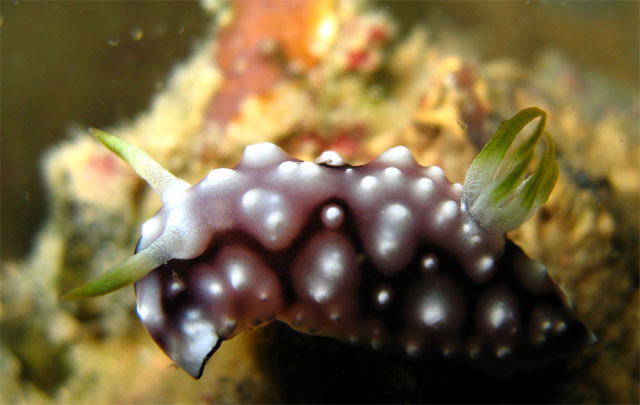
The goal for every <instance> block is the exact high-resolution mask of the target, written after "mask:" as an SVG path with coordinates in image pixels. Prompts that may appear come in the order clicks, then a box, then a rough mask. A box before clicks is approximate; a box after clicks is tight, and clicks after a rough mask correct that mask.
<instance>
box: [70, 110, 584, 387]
mask: <svg viewBox="0 0 640 405" xmlns="http://www.w3.org/2000/svg"><path fill="white" fill-rule="evenodd" d="M527 114H528V115H527ZM534 118H540V119H541V124H539V125H538V131H537V132H536V134H534V137H535V136H538V137H540V136H542V133H543V129H544V121H545V120H546V114H544V113H543V112H541V110H539V109H528V110H523V112H520V113H519V114H517V115H516V116H515V117H514V118H512V120H510V121H507V122H506V123H505V124H503V127H501V128H502V135H500V129H499V130H498V133H497V134H496V137H498V136H505V133H506V134H507V135H508V136H511V135H513V137H515V134H517V133H518V132H520V130H521V129H522V127H523V126H524V125H526V124H527V123H528V122H530V121H531V120H533V119H534ZM96 132H97V131H96ZM98 136H99V138H100V139H101V140H102V141H103V142H104V143H105V144H107V146H109V147H111V148H112V149H115V150H116V151H117V153H119V154H120V155H121V156H122V155H123V154H124V155H126V153H124V152H122V151H121V150H118V147H113V145H111V146H110V145H109V143H110V142H111V143H113V142H116V139H117V138H115V137H111V136H110V135H107V134H104V133H98ZM108 137H111V138H108ZM513 137H511V141H512V140H513ZM112 138H115V139H112ZM536 142H537V139H536V140H535V142H532V145H531V148H533V146H535V143H536ZM524 143H525V144H526V143H527V142H524ZM548 143H549V144H548V145H547V149H548V150H551V152H553V146H552V141H551V140H550V138H548ZM510 144H511V142H508V143H507V145H506V146H507V147H508V146H509V145H510ZM501 147H502V146H501ZM491 148H492V146H491V144H490V145H488V146H487V148H485V149H486V150H488V152H485V151H483V152H482V153H481V155H479V157H478V158H477V159H476V162H479V163H477V164H476V162H474V165H475V166H472V168H471V169H470V171H469V174H468V176H467V179H466V180H465V185H464V186H462V185H460V184H452V183H450V182H449V181H448V180H447V179H446V177H445V175H444V172H443V171H442V169H440V168H438V167H422V166H420V165H419V164H418V163H417V162H416V160H415V159H414V158H413V156H412V155H411V153H410V152H409V150H408V149H406V148H404V147H395V148H392V149H390V150H388V151H387V152H384V153H383V154H382V155H380V156H379V157H378V158H377V159H376V160H374V161H372V162H370V163H368V164H366V165H363V166H350V165H348V164H345V163H344V161H343V160H342V158H340V157H339V156H338V155H337V154H335V153H333V152H326V153H324V154H323V155H321V156H320V157H319V158H318V159H317V160H316V162H315V163H312V162H303V161H300V160H297V159H295V158H293V157H291V156H289V155H287V154H286V153H285V152H284V151H282V150H281V149H280V148H279V147H277V146H276V145H273V144H269V143H262V144H256V145H252V146H249V147H247V149H246V151H245V153H244V155H243V157H242V160H241V161H240V162H239V164H238V165H237V166H236V167H235V168H233V169H215V170H212V171H211V172H210V173H209V174H208V175H207V176H206V177H205V178H204V179H202V180H201V181H200V182H198V183H197V184H195V185H193V186H191V187H188V186H185V185H184V184H183V182H182V181H181V180H179V179H176V178H175V177H172V175H170V174H168V173H164V172H163V173H162V174H161V176H160V177H161V178H162V176H165V177H164V180H162V179H161V181H158V180H157V179H156V180H150V183H151V184H152V186H154V188H156V190H158V191H160V192H161V193H162V196H163V200H164V202H165V204H164V205H163V206H162V208H161V209H160V210H159V211H158V213H157V214H156V215H155V216H154V217H153V218H151V219H149V220H148V221H147V222H145V224H144V225H143V226H142V235H141V238H140V241H139V243H138V246H137V249H136V252H138V253H137V254H136V255H135V256H133V257H132V258H130V259H128V260H127V261H125V262H123V263H122V264H121V265H119V266H116V267H115V268H114V269H115V270H114V269H112V270H110V272H111V274H112V276H111V278H112V279H117V280H115V281H113V280H112V281H110V282H109V283H107V284H108V286H107V287H106V288H101V287H96V285H97V284H96V282H95V281H94V282H93V284H91V283H92V282H90V283H89V284H88V285H92V287H91V288H93V289H91V288H90V289H89V290H90V291H89V290H87V288H86V287H80V288H79V289H76V290H74V291H72V292H71V293H70V296H72V297H80V296H85V295H95V294H101V293H104V292H108V291H109V290H112V289H114V288H118V287H120V286H121V285H124V284H126V283H129V282H133V281H135V282H136V296H137V311H138V314H139V316H140V319H141V320H142V322H143V323H144V325H145V327H146V328H147V330H148V331H149V333H150V334H151V336H152V337H153V339H154V340H155V341H156V342H157V343H158V345H159V346H160V347H161V348H162V349H163V350H164V351H165V352H166V353H167V354H168V355H169V357H171V358H172V359H173V361H175V362H176V364H178V365H179V366H180V367H181V368H183V369H184V370H185V371H187V372H188V373H189V374H191V375H192V376H193V377H196V378H198V377H200V376H201V375H202V372H203V368H204V365H205V363H206V361H207V359H208V358H209V357H210V356H211V355H212V354H213V353H214V352H215V350H217V348H218V347H219V346H220V344H221V342H222V341H224V340H227V339H230V338H232V337H234V336H235V335H236V334H238V333H240V332H242V331H245V330H248V329H251V328H254V327H257V326H260V325H263V324H265V323H267V322H269V321H271V320H273V319H278V320H281V321H284V322H286V323H288V324H289V325H291V327H293V328H294V329H296V330H299V331H302V332H305V333H317V334H322V335H327V336H333V337H336V338H339V339H342V340H350V341H358V342H362V343H365V344H368V345H370V346H371V347H373V348H374V349H382V348H388V349H389V350H399V351H403V352H404V353H405V355H407V356H409V357H416V358H423V357H424V358H427V356H429V355H434V354H435V355H442V356H444V357H447V358H453V359H459V360H462V361H468V362H470V363H471V364H473V365H474V366H476V367H477V368H479V369H481V370H483V371H486V372H489V373H492V374H496V375H508V374H510V373H513V372H514V371H517V370H519V369H528V368H531V367H533V366H535V365H537V364H539V363H542V362H546V361H549V360H552V359H554V358H556V357H559V356H562V355H566V354H567V353H568V352H572V351H576V350H578V349H579V348H581V347H583V346H585V345H586V344H588V343H589V342H590V341H591V340H592V339H593V335H592V334H591V333H590V332H589V330H588V329H587V328H586V327H585V326H584V325H583V324H582V323H581V322H580V321H579V320H577V319H576V317H575V315H574V314H573V312H572V309H571V308H570V305H569V304H568V299H567V298H566V297H565V296H564V294H563V293H562V291H561V290H560V288H559V287H558V286H556V285H555V283H554V282H553V281H552V280H551V278H550V277H549V276H548V275H547V272H546V268H545V267H544V265H542V264H541V263H538V262H536V261H533V260H532V259H530V258H528V257H527V256H526V255H525V254H524V253H523V252H522V250H521V249H520V248H519V247H518V246H516V245H515V244H514V243H512V242H510V241H509V240H508V239H506V238H505V231H506V230H509V229H513V228H514V227H517V226H518V225H519V224H520V223H521V222H523V221H524V220H526V218H528V216H530V215H531V214H532V210H535V209H536V208H537V206H538V205H540V204H541V203H542V202H544V200H546V198H547V196H548V193H549V192H550V188H551V187H553V183H554V182H555V176H556V175H557V166H554V164H555V161H554V160H551V161H552V163H549V162H550V161H549V160H547V161H545V160H544V159H546V158H548V156H545V158H543V161H542V163H541V166H543V167H542V169H540V170H538V171H536V172H534V173H533V174H531V175H530V176H529V177H527V178H526V179H524V176H525V173H524V171H523V174H522V175H516V176H515V178H516V180H515V181H514V180H513V178H510V177H509V174H513V173H514V172H515V171H517V170H519V167H521V166H522V165H524V163H523V164H522V165H520V164H519V163H522V162H525V161H526V163H527V164H526V165H524V166H528V162H529V160H530V158H531V156H529V155H532V153H531V154H529V155H527V154H528V153H529V151H530V150H532V149H527V150H524V149H523V147H521V148H519V149H518V150H517V151H516V153H515V154H513V155H507V157H506V159H507V160H508V159H512V160H511V163H513V164H510V165H509V166H508V167H509V168H510V169H513V171H512V172H508V173H506V174H504V173H502V172H500V174H499V175H495V173H496V172H498V167H497V166H496V165H497V164H500V162H502V161H503V160H505V155H504V153H502V152H495V149H496V147H495V144H494V146H493V148H494V149H491ZM551 152H548V153H547V155H549V153H551ZM141 153H143V152H141ZM491 153H493V154H495V153H497V154H498V155H501V156H499V158H498V159H497V162H498V163H491V162H492V159H491V156H490V155H491ZM524 155H527V156H529V158H528V159H529V160H527V158H526V156H525V157H523V156H524ZM145 156H146V155H145ZM123 157H124V156H123ZM552 158H553V157H552V156H551V159H552ZM125 159H126V157H125ZM483 159H484V160H483ZM493 160H495V159H493ZM487 162H488V163H487ZM514 162H515V163H514ZM491 164H493V165H494V166H496V167H493V169H495V170H493V171H492V170H490V169H491V167H490V166H491ZM134 168H136V167H135V166H134ZM487 168H489V169H487ZM136 170H137V171H138V172H139V173H140V172H141V171H144V170H143V169H140V168H136ZM487 173H489V174H487ZM516 174H518V173H516ZM536 176H537V177H536ZM147 177H148V176H147ZM507 178H508V180H509V181H506V180H505V179H507ZM523 179H524V181H523V184H524V185H520V184H519V183H520V180H523ZM154 182H155V185H154ZM483 182H484V184H483ZM536 182H537V183H536ZM527 183H528V184H527ZM531 189H533V192H530V191H531ZM526 192H530V193H529V196H528V197H527V198H525V199H522V197H520V196H521V194H522V193H526ZM487 193H489V194H488V195H487ZM531 195H534V197H531ZM500 198H502V200H501V199H500ZM505 201H507V203H505ZM511 201H515V203H516V204H519V205H520V206H524V207H525V208H522V207H515V208H514V207H513V206H510V205H509V202H511ZM481 208H482V209H481ZM480 209H481V212H482V214H481V215H478V211H479V210H480ZM487 211H489V212H487ZM123 269H124V270H123ZM131 269H136V271H138V273H136V275H135V276H131V277H129V278H127V277H126V275H127V274H128V273H130V272H131V271H132V270H131ZM140 269H142V270H140ZM108 273H109V272H108ZM113 274H115V276H113ZM107 278H108V277H107ZM103 280H104V278H103ZM83 288H84V290H83Z"/></svg>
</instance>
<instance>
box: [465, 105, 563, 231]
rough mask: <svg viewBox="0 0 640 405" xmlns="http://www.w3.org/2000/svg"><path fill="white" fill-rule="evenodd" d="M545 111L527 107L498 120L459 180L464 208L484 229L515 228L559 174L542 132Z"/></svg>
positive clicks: (548, 140)
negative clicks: (540, 148) (540, 151)
mask: <svg viewBox="0 0 640 405" xmlns="http://www.w3.org/2000/svg"><path fill="white" fill-rule="evenodd" d="M536 118H539V121H538V124H537V125H536V127H535V130H534V131H533V133H532V134H531V135H529V136H528V137H527V138H526V139H525V140H524V141H523V142H522V144H520V146H518V147H517V148H515V149H514V150H512V151H509V148H510V146H511V144H512V143H513V141H514V140H515V138H516V136H517V135H518V134H519V133H520V132H521V131H522V129H523V128H524V127H525V126H527V124H529V123H530V122H532V121H533V120H535V119H536ZM546 123H547V113H546V112H545V111H544V110H541V109H539V108H535V107H532V108H527V109H524V110H522V111H520V112H518V113H517V114H516V115H514V116H513V118H511V119H510V120H508V121H505V122H503V123H502V124H500V127H499V128H498V130H497V131H496V133H495V134H494V135H493V137H492V138H491V140H490V141H489V143H487V145H485V147H484V148H483V149H482V151H481V152H480V153H479V154H478V156H476V158H475V159H474V161H473V163H472V164H471V167H469V170H468V171H467V176H466V178H465V181H464V199H465V202H466V204H467V206H468V209H469V212H470V213H471V215H472V216H473V218H475V219H476V221H478V224H479V225H480V226H482V227H483V228H484V229H485V230H486V231H487V232H492V233H503V232H507V231H510V230H512V229H515V228H517V227H518V226H520V224H522V223H523V222H524V221H526V220H527V219H529V217H531V215H533V213H534V212H535V211H536V210H537V209H538V207H540V206H541V205H542V204H543V203H544V202H545V201H547V199H548V198H549V194H550V193H551V190H552V189H553V186H554V185H555V183H556V180H557V178H558V163H557V162H556V160H555V155H556V152H555V145H554V143H553V139H552V138H551V136H549V134H547V133H546V132H545V131H544V128H545V125H546ZM543 135H544V137H545V139H546V144H547V146H546V150H545V152H544V155H543V156H542V158H541V159H540V162H539V164H538V166H537V168H536V169H535V170H534V171H533V172H532V173H531V174H530V175H528V176H527V173H528V171H529V166H530V164H531V161H532V160H533V158H534V155H535V150H536V145H537V144H538V142H539V141H540V139H541V138H542V136H543Z"/></svg>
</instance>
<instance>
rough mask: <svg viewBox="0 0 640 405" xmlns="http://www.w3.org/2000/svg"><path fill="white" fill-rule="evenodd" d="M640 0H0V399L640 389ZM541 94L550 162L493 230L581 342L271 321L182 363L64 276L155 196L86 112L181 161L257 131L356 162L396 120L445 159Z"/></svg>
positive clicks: (89, 265) (121, 235) (537, 101)
mask: <svg viewBox="0 0 640 405" xmlns="http://www.w3.org/2000/svg"><path fill="white" fill-rule="evenodd" d="M638 8H639V3H638V2H626V1H613V2H598V1H593V2H570V1H567V2H540V1H513V2H464V1H461V2H394V3H386V2H370V3H365V2H355V1H353V2H351V1H330V0H304V1H295V2H292V1H272V2H261V1H253V2H242V1H238V2H232V3H227V2H217V1H203V2H200V3H197V2H38V1H34V2H26V1H21V2H0V14H1V17H0V40H1V47H0V51H1V71H2V79H1V83H0V84H1V95H0V96H1V100H2V106H1V107H2V108H1V109H0V112H1V119H0V123H1V128H0V130H1V134H2V135H1V139H0V140H1V153H2V156H1V158H2V160H1V176H2V183H1V184H2V193H1V197H2V203H1V214H2V216H1V221H2V226H1V241H2V244H1V247H2V251H1V253H2V267H1V269H0V276H1V284H0V294H1V301H0V402H1V403H34V402H37V403H159V402H180V403H202V402H204V403H210V402H281V401H285V402H431V401H435V402H458V401H463V402H469V401H470V402H575V403H587V402H601V403H614V402H634V403H637V402H638V401H640V394H639V382H638V380H639V370H638V364H639V361H640V358H639V345H640V336H639V325H640V319H639V318H638V317H639V313H638V305H639V296H638V281H639V268H638V266H639V255H638V251H639V243H640V241H639V238H638V235H639V225H638V221H639V215H638V214H639V207H638V204H639V198H640V197H639V187H640V139H639V138H640V136H639V133H638V131H639V127H640V126H639V117H640V115H639V108H640V101H639V99H638V97H639V94H640V92H639V83H638V81H639V77H640V75H639V74H638V73H639V69H640V67H639V49H640V44H639V42H640V39H639V38H640V35H639V24H638V19H639V9H638ZM605 33H606V34H605ZM534 105H535V106H539V107H541V108H544V109H545V110H546V111H547V112H548V113H549V124H548V130H549V132H550V133H551V134H552V135H553V136H554V139H555V141H556V144H557V147H558V160H559V163H560V178H559V180H558V184H557V185H556V188H555V190H554V192H553V193H552V195H551V198H550V200H549V202H548V203H547V204H546V205H545V206H544V207H543V208H542V209H541V210H540V211H539V212H538V213H537V214H536V215H535V216H534V217H533V218H532V219H531V220H529V221H528V222H527V223H526V224H524V225H523V226H522V227H520V228H519V229H518V230H516V231H514V232H512V233H511V235H510V236H511V237H512V238H513V239H514V240H515V241H516V242H517V243H518V244H520V245H521V246H522V247H523V249H524V250H525V251H526V252H527V253H528V254H529V255H530V256H532V257H534V258H536V259H538V260H541V261H542V262H544V263H545V264H546V265H547V266H548V268H549V271H550V273H551V274H552V276H553V277H554V278H555V279H556V280H557V281H558V282H559V283H560V284H561V285H562V287H563V288H564V289H565V291H566V292H567V294H568V295H569V296H570V297H571V298H572V299H573V301H574V304H575V306H576V312H577V313H578V316H579V317H580V318H581V319H582V320H583V321H584V322H585V323H586V324H587V325H589V326H590V327H591V328H592V329H593V330H594V332H595V333H596V335H597V336H598V338H599V341H598V343H597V344H596V345H594V346H592V347H590V348H588V349H587V350H585V351H584V352H583V353H581V354H580V355H578V356H575V357H573V358H570V359H567V360H565V361H561V362H557V363H554V364H551V365H549V366H547V367H544V368H543V369H540V370H534V371H532V372H529V373H520V374H517V375H515V376H513V377H511V378H510V379H509V380H507V381H499V380H493V379H491V378H489V377H487V376H484V375H481V374H478V373H476V372H475V371H473V370H471V369H468V368H465V366H460V365H457V364H454V365H451V364H441V363H437V364H419V365H416V364H412V363H409V362H406V361H405V360H403V359H395V358H390V357H389V356H387V355H385V354H384V353H374V352H373V351H371V350H369V349H367V348H361V347H354V346H348V345H344V344H342V343H338V342H336V341H333V340H331V339H326V338H319V337H310V336H305V335H300V334H296V333H294V332H292V331H290V330H289V329H288V328H287V327H286V326H283V325H281V324H276V323H274V324H272V325H270V326H268V327H266V328H261V329H259V330H256V331H253V332H250V333H245V334H242V335H240V336H238V337H236V338H234V339H233V340H230V341H228V342H225V343H224V344H223V345H222V347H221V348H220V349H219V350H218V352H217V353H216V355H215V356H214V357H213V358H212V359H211V361H210V362H209V365H208V366H207V368H206V370H205V374H204V376H203V378H202V379H201V380H199V381H195V380H193V379H191V378H190V377H189V376H188V375H187V374H186V373H184V372H182V371H181V370H179V369H177V368H176V367H173V366H172V365H171V361H170V360H169V359H168V358H167V357H166V356H165V355H164V354H163V353H162V352H161V350H160V349H159V348H158V347H157V346H156V345H155V344H154V343H153V341H152V340H151V338H150V337H149V336H148V335H147V333H146V331H145V330H144V328H143V327H142V325H141V324H140V322H139V321H138V319H137V317H136V314H135V303H134V294H133V291H132V289H131V288H126V289H124V290H122V291H118V292H116V293H114V294H111V295H108V296H105V297H102V298H98V299H94V300H89V301H82V302H61V301H60V300H59V296H60V294H61V293H62V292H64V291H66V290H68V289H69V288H70V287H72V286H75V285H78V284H79V283H80V282H81V281H83V280H85V279H87V278H89V277H90V276H93V275H95V274H98V273H100V272H102V271H103V270H105V269H106V268H108V267H110V266H111V265H113V264H115V263H117V262H119V261H120V260H122V259H123V258H125V257H127V256H128V255H130V254H131V252H132V250H133V247H134V246H135V243H136V239H137V237H138V235H139V229H140V224H141V223H142V222H144V220H146V219H147V218H148V217H150V216H151V215H152V214H153V213H154V212H155V210H157V209H158V207H159V206H160V199H159V197H157V196H156V195H155V194H154V193H153V191H152V190H151V189H150V188H149V187H148V186H146V184H144V183H143V182H142V181H141V180H140V179H138V178H137V177H136V176H135V175H134V174H133V172H132V171H131V170H130V169H129V168H128V167H127V166H126V165H125V164H124V163H122V162H121V161H120V160H118V158H117V157H115V156H113V155H112V154H111V153H110V152H109V151H108V150H106V149H105V148H104V147H103V146H101V145H100V144H99V143H98V142H97V141H96V140H95V139H93V138H92V137H91V136H90V135H89V134H88V133H87V132H86V127H87V126H89V125H91V126H95V127H99V128H102V129H105V130H109V131H111V132H113V133H115V134H116V135H118V136H121V137H124V138H126V139H127V140H129V141H130V142H132V143H134V144H136V145H137V146H139V147H140V148H142V149H144V150H145V151H147V152H148V153H149V154H150V155H151V156H153V157H154V158H155V159H157V160H158V161H159V162H160V163H162V164H163V165H165V167H167V168H169V169H170V170H171V171H172V172H174V173H176V174H177V175H179V176H181V177H183V178H185V179H186V180H187V181H190V182H194V181H196V180H198V179H199V178H201V177H202V176H204V175H205V174H206V173H207V172H208V171H209V170H211V169H212V168H216V167H231V166H233V165H234V164H235V163H236V162H237V161H238V159H239V157H240V155H241V153H242V151H243V149H244V147H245V146H246V145H248V144H251V143H255V142H260V141H270V142H275V143H277V144H279V145H280V146H282V147H283V148H284V149H285V150H286V151H287V152H289V153H290V154H292V155H294V156H296V157H298V158H302V159H307V160H309V159H313V158H315V157H316V156H317V155H318V154H320V153H321V152H322V151H324V150H326V149H333V150H335V151H337V152H338V153H339V154H341V155H342V156H343V158H345V160H346V161H348V162H350V163H353V164H359V163H364V162H366V161H368V160H371V159H372V158H375V157H376V156H377V155H378V154H379V153H381V152H382V151H383V150H385V149H387V148H389V147H392V146H395V145H398V144H402V145H405V146H407V147H408V148H409V149H410V150H411V151H412V153H413V154H414V155H415V156H416V158H417V159H418V161H419V162H420V163H421V164H423V165H434V164H437V165H440V166H442V167H443V168H444V169H445V172H446V173H447V176H448V177H449V179H450V180H451V181H456V182H462V181H463V179H464V174H465V171H466V168H467V167H468V165H469V163H470V162H471V160H472V159H473V157H474V156H475V154H476V153H477V151H478V150H479V148H480V147H481V146H482V145H483V144H484V143H485V142H486V140H487V139H488V137H489V136H490V135H491V134H492V133H493V131H494V130H495V129H496V128H497V126H498V124H499V123H500V122H501V121H503V120H505V119H507V118H509V117H511V116H512V115H513V114H514V113H515V112H517V111H518V110H520V109H522V108H525V107H528V106H534ZM461 387H466V388H465V389H461Z"/></svg>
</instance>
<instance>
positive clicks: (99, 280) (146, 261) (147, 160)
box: [62, 128, 189, 299]
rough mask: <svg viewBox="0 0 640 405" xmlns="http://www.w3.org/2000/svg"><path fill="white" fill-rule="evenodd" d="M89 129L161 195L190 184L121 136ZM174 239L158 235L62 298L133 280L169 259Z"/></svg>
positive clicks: (90, 294) (101, 291) (108, 289)
mask: <svg viewBox="0 0 640 405" xmlns="http://www.w3.org/2000/svg"><path fill="white" fill-rule="evenodd" d="M89 131H90V132H91V133H92V134H93V135H95V137H96V138H98V140H99V141H100V142H102V144H104V145H105V146H106V147H107V148H109V149H110V150H111V151H113V152H114V153H115V154H116V155H118V156H120V157H121V158H122V160H124V161H125V162H127V163H128V164H129V165H130V166H131V167H132V168H133V170H134V171H135V172H136V173H137V174H138V175H139V176H140V177H142V178H143V179H144V180H145V181H146V182H147V183H149V185H150V186H151V187H152V188H153V189H154V190H155V191H156V192H157V193H159V194H160V195H163V194H164V193H165V192H166V191H167V190H175V189H177V188H180V189H185V188H187V187H189V184H188V183H187V182H185V181H184V180H182V179H179V178H177V177H176V176H174V175H173V174H172V173H171V172H169V171H168V170H167V169H165V168H164V167H162V166H161V165H160V164H159V163H158V162H156V161H155V160H153V159H152V158H151V156H149V155H147V154H146V153H145V152H144V151H143V150H141V149H139V148H138V147H136V146H134V145H132V144H130V143H129V142H127V141H125V140H124V139H122V138H118V137H117V136H114V135H111V134H109V133H107V132H104V131H101V130H99V129H95V128H89ZM169 193H170V192H169ZM173 242H174V240H173V239H171V238H170V235H167V236H166V237H160V238H158V239H157V240H156V241H155V242H153V243H152V244H151V245H150V246H149V247H147V248H146V249H144V250H142V251H140V252H138V253H136V254H135V255H134V256H131V257H129V258H128V259H126V260H124V261H123V262H122V263H120V264H118V265H116V266H113V267H112V268H110V269H109V270H107V271H105V272H104V273H102V274H100V275H99V276H97V277H95V278H94V279H92V280H89V281H88V282H86V283H85V284H83V285H81V286H79V287H76V288H74V289H73V290H71V291H69V292H68V293H66V294H65V295H63V296H62V298H63V299H78V298H88V297H93V296H96V295H103V294H107V293H109V292H112V291H115V290H117V289H119V288H122V287H124V286H127V285H129V284H133V283H135V282H136V281H138V280H140V279H141V278H142V277H144V276H146V275H147V274H149V272H151V270H153V269H155V268H156V267H158V266H160V265H162V264H164V263H166V262H167V261H168V260H169V259H170V257H169V256H168V254H167V253H166V252H167V251H168V250H169V249H167V246H169V245H170V244H171V243H173Z"/></svg>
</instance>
